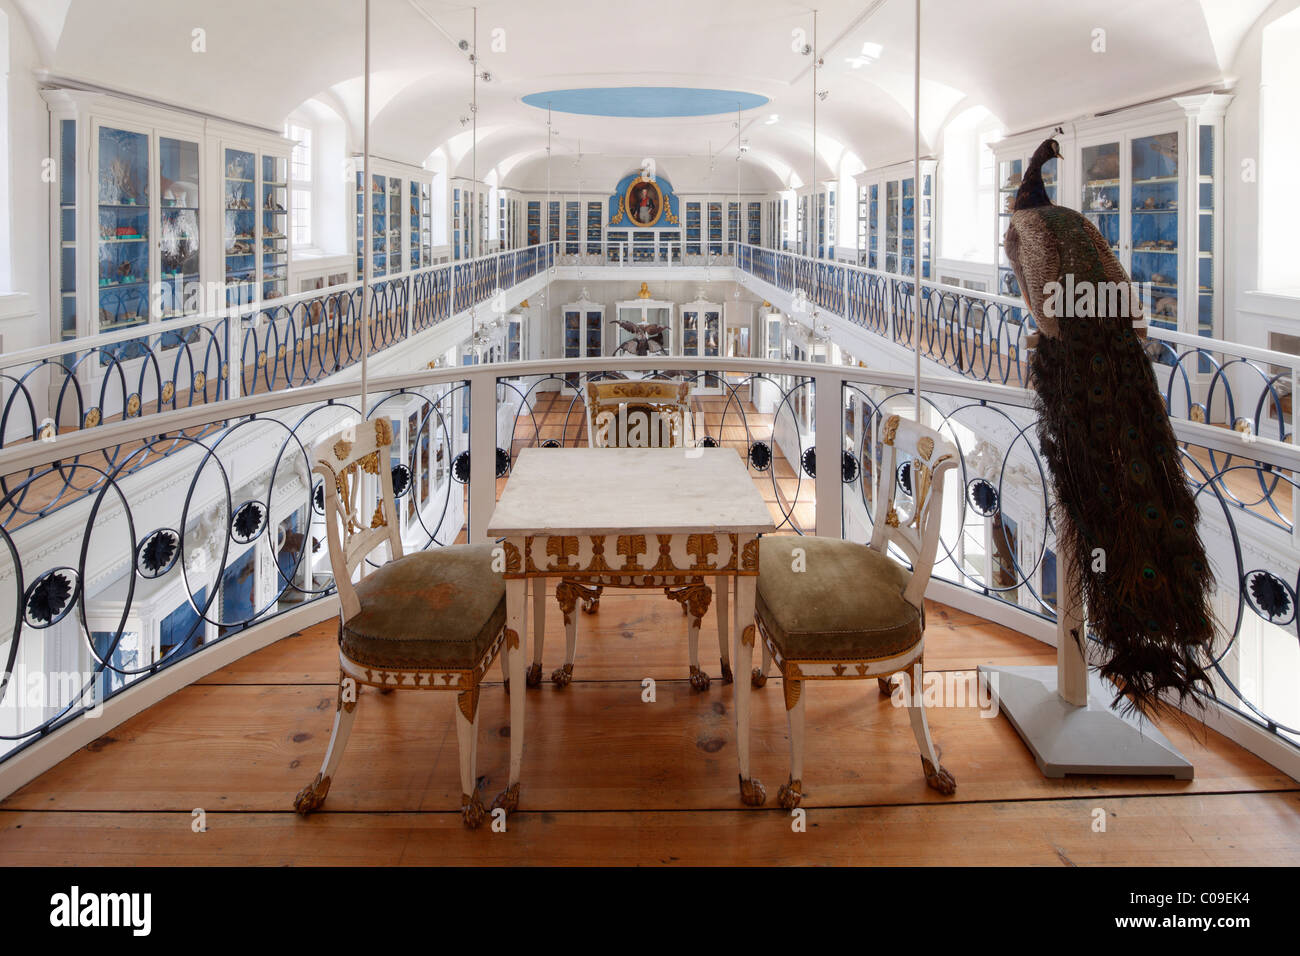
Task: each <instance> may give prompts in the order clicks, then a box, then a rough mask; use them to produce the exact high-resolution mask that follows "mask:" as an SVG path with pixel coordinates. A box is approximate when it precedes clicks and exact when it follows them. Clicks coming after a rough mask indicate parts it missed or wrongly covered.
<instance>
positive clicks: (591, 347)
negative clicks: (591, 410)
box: [560, 294, 605, 390]
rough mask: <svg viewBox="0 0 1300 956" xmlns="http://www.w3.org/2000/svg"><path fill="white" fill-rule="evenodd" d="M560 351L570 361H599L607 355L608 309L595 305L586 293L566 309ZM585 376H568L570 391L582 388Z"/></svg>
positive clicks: (562, 314)
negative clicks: (605, 353) (598, 359)
mask: <svg viewBox="0 0 1300 956" xmlns="http://www.w3.org/2000/svg"><path fill="white" fill-rule="evenodd" d="M560 316H561V321H560V335H561V342H560V349H561V354H562V355H563V356H564V357H565V358H566V359H573V358H598V357H599V356H601V355H603V354H604V341H605V339H604V336H605V307H604V306H603V305H598V304H597V303H595V302H592V301H591V300H590V299H588V298H587V297H586V295H585V294H584V295H583V296H582V298H580V299H579V300H578V301H577V302H571V303H569V304H568V305H566V306H564V307H563V309H562V310H561V312H560ZM580 383H581V376H579V375H577V374H569V375H565V376H564V385H565V387H566V388H568V389H575V390H576V389H577V388H579V387H580Z"/></svg>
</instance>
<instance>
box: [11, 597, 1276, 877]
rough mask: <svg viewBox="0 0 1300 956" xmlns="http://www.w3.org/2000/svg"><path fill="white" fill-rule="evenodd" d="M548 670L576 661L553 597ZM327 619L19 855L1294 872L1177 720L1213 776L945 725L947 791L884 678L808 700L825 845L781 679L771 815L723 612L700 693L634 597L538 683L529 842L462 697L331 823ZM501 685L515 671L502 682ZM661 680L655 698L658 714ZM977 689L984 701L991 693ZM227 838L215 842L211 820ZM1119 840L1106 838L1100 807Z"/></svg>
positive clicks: (138, 749)
mask: <svg viewBox="0 0 1300 956" xmlns="http://www.w3.org/2000/svg"><path fill="white" fill-rule="evenodd" d="M547 619H548V620H547V632H548V637H549V640H548V642H547V648H548V650H547V651H546V653H545V660H544V664H545V670H546V672H547V673H549V671H550V670H551V668H553V667H554V666H556V665H557V664H558V663H559V662H560V660H561V658H562V653H563V651H562V648H563V632H562V629H561V625H560V617H559V612H558V609H557V608H556V607H555V604H554V601H553V600H550V599H548V605H547ZM929 621H930V622H931V623H930V629H929V633H928V635H927V636H928V645H927V662H928V663H929V665H930V667H931V668H932V669H933V670H934V671H935V672H941V673H942V675H943V676H944V677H945V678H947V679H949V680H950V681H951V683H952V684H953V686H956V685H958V684H961V683H962V682H963V681H965V682H966V683H965V685H964V686H965V687H966V689H967V690H969V689H970V684H969V680H970V678H969V676H965V677H963V676H962V675H963V674H967V675H969V672H971V671H973V669H974V668H975V666H976V665H978V664H980V663H983V662H985V661H996V662H999V663H1009V664H1047V663H1051V662H1052V661H1053V660H1054V658H1055V652H1054V651H1053V650H1052V649H1051V648H1048V647H1045V646H1043V645H1041V644H1038V643H1036V642H1034V641H1032V640H1030V639H1028V638H1025V637H1023V636H1020V635H1018V634H1015V633H1014V632H1011V631H1009V630H1007V629H1005V628H1001V627H998V626H996V625H992V624H989V623H987V622H985V621H982V620H979V619H977V618H974V617H972V616H970V615H967V614H964V613H962V612H959V611H955V610H953V609H951V608H946V607H943V606H940V605H932V606H931V608H930V611H929ZM335 627H336V624H335V623H334V622H333V621H329V622H326V623H324V624H321V625H318V626H316V627H313V628H310V629H308V630H305V631H303V632H301V633H299V634H296V635H293V636H291V637H288V638H285V639H284V640H282V641H280V642H278V643H277V644H274V645H272V646H271V647H268V648H266V649H264V650H262V651H260V652H258V653H256V654H253V655H250V656H249V657H247V658H245V659H243V660H241V661H238V662H236V663H234V664H231V665H230V666H228V667H226V668H223V669H222V670H220V671H218V672H215V673H213V674H211V675H209V676H208V677H207V678H205V679H204V680H202V681H200V682H199V683H196V684H194V685H192V686H190V687H187V688H185V689H184V690H181V691H179V692H177V693H175V694H173V695H172V696H171V697H169V698H167V699H166V700H164V701H162V702H160V703H159V704H157V705H155V706H154V707H152V708H150V709H149V710H147V711H145V712H143V713H141V714H139V715H138V716H136V717H135V718H133V719H131V720H130V721H128V722H126V723H125V724H123V725H121V726H119V727H117V728H115V729H113V730H111V731H109V732H107V733H106V734H105V735H104V736H103V737H102V738H101V739H100V740H98V741H96V742H95V743H93V744H91V745H90V746H88V747H86V748H84V749H83V750H81V751H78V752H77V753H76V754H74V755H72V756H71V757H69V758H68V759H66V760H64V761H63V762H62V763H61V764H59V765H58V766H56V767H54V768H53V769H51V770H50V771H48V772H47V773H45V774H44V775H42V776H41V777H39V778H38V779H36V780H34V781H33V782H32V783H30V784H28V785H27V786H26V787H24V788H22V789H21V790H19V791H18V792H16V793H15V794H13V795H12V796H11V797H9V798H8V799H7V800H5V801H4V802H3V803H0V863H5V864H56V863H57V864H81V865H94V864H115V865H123V864H128V865H130V864H135V865H149V864H177V863H185V864H218V865H220V864H241V863H253V864H275V865H281V864H289V863H293V864H437V863H454V864H470V865H472V864H483V863H500V864H587V863H603V864H651V865H655V864H673V863H699V864H715V863H717V864H768V863H770V864H782V863H839V864H871V863H880V864H1008V863H1012V864H1014V863H1023V864H1036V865H1048V866H1063V865H1074V864H1078V865H1085V864H1112V865H1123V864H1139V865H1151V864H1187V865H1227V864H1269V865H1272V864H1277V865H1281V864H1289V865H1295V864H1297V863H1300V785H1297V783H1296V782H1295V781H1293V780H1291V779H1290V778H1288V777H1286V776H1284V775H1283V774H1281V773H1279V772H1278V771H1276V770H1274V769H1273V768H1272V767H1270V766H1269V765H1267V764H1265V763H1263V762H1262V761H1260V760H1258V759H1257V758H1255V757H1253V756H1252V755H1250V754H1248V753H1247V752H1245V751H1244V750H1242V749H1241V748H1239V747H1237V746H1236V745H1234V744H1232V743H1231V742H1230V741H1228V740H1226V739H1225V738H1223V737H1221V736H1219V735H1218V734H1215V733H1213V732H1210V731H1207V730H1205V729H1203V728H1201V727H1200V726H1199V725H1195V726H1194V728H1193V729H1191V730H1189V729H1187V728H1184V727H1181V726H1179V725H1178V724H1177V723H1174V722H1171V721H1165V722H1163V723H1162V727H1163V729H1164V730H1165V731H1166V733H1167V734H1168V735H1169V736H1170V738H1171V739H1172V740H1173V741H1174V743H1175V744H1176V745H1177V746H1179V747H1180V748H1181V749H1182V750H1183V752H1184V753H1186V754H1187V755H1188V757H1189V758H1190V759H1191V760H1192V761H1193V763H1194V764H1195V765H1196V774H1197V775H1196V779H1195V780H1194V781H1188V782H1179V781H1173V780H1155V779H1135V778H1122V777H1101V776H1097V777H1071V778H1067V779H1065V780H1047V779H1045V778H1043V777H1042V775H1041V774H1040V773H1039V772H1038V769H1037V767H1036V766H1035V764H1034V762H1033V760H1032V758H1031V757H1030V756H1029V753H1028V751H1027V750H1026V749H1025V747H1024V745H1023V744H1022V743H1021V741H1020V740H1019V738H1018V737H1017V736H1016V734H1015V732H1014V731H1013V730H1012V729H1011V727H1010V725H1009V724H1008V723H1007V721H1006V719H1005V718H1004V717H1000V716H999V717H991V718H990V717H986V716H982V715H981V712H980V710H979V709H978V708H976V707H974V706H962V707H959V706H950V707H942V708H935V709H933V710H932V711H931V725H932V727H933V729H934V732H935V735H936V738H937V739H938V741H939V742H940V744H941V745H942V746H943V748H944V763H945V765H946V766H947V767H948V768H949V769H950V770H951V771H952V772H953V773H954V775H955V776H956V778H957V781H958V787H959V788H958V791H957V794H956V795H955V797H949V798H945V797H942V796H940V795H938V794H937V793H935V792H934V791H932V790H929V789H928V788H927V787H926V786H925V784H924V781H923V779H922V776H921V768H920V761H919V759H918V757H917V754H916V749H915V743H914V741H913V738H912V735H911V731H910V729H909V726H908V721H907V718H906V715H905V714H904V713H903V712H902V711H900V710H898V709H897V708H895V707H894V706H893V705H892V704H891V702H890V701H888V700H885V699H882V698H881V697H880V696H879V695H878V693H877V692H876V688H875V683H874V682H846V683H842V684H829V683H826V684H818V685H815V686H813V687H811V688H810V692H809V698H808V702H807V720H808V739H809V743H808V751H807V762H806V771H805V775H804V776H805V787H806V790H807V797H806V799H805V802H804V805H805V807H806V808H807V832H805V833H795V832H793V831H792V829H791V826H790V823H791V818H790V816H789V815H788V814H787V813H785V812H783V811H781V810H779V809H778V808H776V807H775V806H774V805H773V801H772V796H774V795H775V790H776V787H777V786H778V785H779V784H780V783H781V782H782V781H783V780H784V779H785V776H786V773H787V768H788V763H787V761H788V751H787V746H788V744H787V737H786V725H785V712H784V706H783V704H782V695H781V688H780V681H779V679H775V678H774V679H772V680H770V681H769V683H768V685H767V687H766V688H764V689H763V690H760V691H757V692H755V694H754V696H753V702H754V706H753V713H754V734H753V753H754V757H753V759H754V765H755V772H756V773H757V774H758V776H759V777H760V778H761V779H763V780H764V782H765V783H766V784H767V785H768V790H769V795H770V796H769V803H768V805H767V806H766V807H764V808H762V809H758V810H750V809H746V808H743V807H741V806H740V804H739V801H738V798H737V794H736V767H735V747H734V744H735V731H734V726H733V719H734V718H733V714H732V710H731V706H732V698H733V689H732V688H731V687H730V686H724V685H722V684H721V683H720V681H718V680H716V677H717V675H718V663H717V642H716V623H715V620H714V617H713V614H712V612H710V614H709V616H708V618H707V619H706V620H705V627H704V631H703V634H702V643H701V649H702V660H703V662H704V664H705V666H706V670H708V671H709V672H710V673H711V674H712V675H713V676H714V677H715V681H714V683H713V685H712V687H710V689H709V690H708V691H706V692H704V693H695V692H693V691H692V690H691V689H690V686H689V684H688V682H687V681H686V679H685V678H686V647H685V635H684V625H683V619H682V615H681V612H680V610H679V609H678V608H677V606H676V605H674V604H671V603H670V602H668V601H667V600H666V599H664V598H663V597H662V596H660V595H658V594H657V593H640V594H637V593H610V592H607V593H606V596H605V598H604V599H603V600H602V603H601V608H600V611H599V612H598V613H597V614H596V615H594V616H584V617H583V618H582V620H581V627H582V630H581V633H580V637H579V657H578V663H577V668H576V674H575V682H574V683H573V685H571V686H570V687H569V688H567V689H565V690H563V691H560V690H556V689H555V688H554V687H552V686H550V685H549V684H547V685H546V686H543V687H541V688H539V689H536V690H532V691H529V692H528V694H529V697H528V705H529V710H528V743H527V748H526V751H525V758H524V779H523V788H522V799H521V806H520V809H519V811H518V812H517V813H515V814H514V815H512V816H511V818H510V821H509V828H508V832H507V833H504V834H501V833H492V832H490V831H489V830H487V829H482V830H479V831H476V832H468V831H465V830H464V829H463V827H462V826H461V823H460V818H459V814H458V812H457V806H458V803H459V784H458V777H457V751H456V734H455V728H454V722H453V711H452V708H453V706H454V695H451V694H414V693H395V694H391V695H388V696H382V695H379V694H377V693H374V692H371V691H368V690H367V691H365V692H364V693H363V695H362V699H361V702H360V705H359V706H360V710H359V712H358V717H357V724H356V728H355V729H354V731H353V735H352V740H351V743H350V745H349V747H348V751H347V754H346V756H345V758H344V761H343V765H342V768H341V770H340V772H339V774H338V775H337V777H336V779H335V782H334V786H333V788H332V790H331V792H330V796H329V802H328V803H327V804H326V809H325V810H324V811H322V812H320V813H318V814H316V815H314V816H312V817H310V818H307V819H302V818H300V817H298V816H297V815H296V814H294V813H293V812H292V810H291V809H290V805H291V801H292V798H293V795H294V794H295V793H296V792H297V790H298V789H299V788H300V787H301V786H302V785H304V784H305V783H307V782H308V781H309V780H310V779H311V778H312V776H313V775H314V773H315V772H316V769H317V767H318V765H319V761H320V758H321V756H322V753H323V751H324V748H325V744H326V741H327V740H328V737H329V729H330V722H331V720H332V716H333V708H334V696H335V689H334V682H335V679H336V675H337V669H336V665H335V657H334V654H335V641H334V636H335V635H334V631H335ZM498 675H499V671H497V670H496V669H494V670H493V672H492V675H491V676H493V677H498ZM644 677H652V678H654V680H655V681H656V690H657V700H656V702H654V703H644V702H642V700H641V692H642V684H641V681H642V679H643V678H644ZM973 696H974V695H973V694H971V698H972V699H973ZM481 706H482V711H481V719H480V738H479V740H480V743H479V764H478V772H479V775H480V784H481V787H482V788H483V790H484V791H485V792H486V793H487V794H488V795H489V796H490V795H491V794H493V793H495V792H496V791H497V790H498V789H500V787H501V786H503V784H504V781H505V777H506V770H507V765H508V759H509V727H508V725H507V719H506V718H507V702H506V696H505V693H504V689H503V688H502V687H501V686H500V684H499V683H495V684H493V685H492V686H489V687H487V688H485V691H484V694H483V697H482V701H481ZM196 808H202V809H203V810H204V811H205V812H206V814H207V822H208V832H206V833H202V834H195V833H194V832H192V830H191V822H192V819H193V818H192V812H193V811H194V810H195V809H196ZM1097 808H1101V809H1102V810H1103V812H1104V813H1105V815H1106V821H1107V827H1106V832H1104V833H1097V832H1094V831H1093V819H1094V811H1095V810H1096V809H1097Z"/></svg>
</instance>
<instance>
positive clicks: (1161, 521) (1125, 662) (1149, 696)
mask: <svg viewBox="0 0 1300 956" xmlns="http://www.w3.org/2000/svg"><path fill="white" fill-rule="evenodd" d="M1060 155H1061V152H1060V147H1059V146H1058V144H1057V142H1056V140H1055V139H1047V140H1045V141H1044V142H1043V144H1042V145H1041V146H1039V147H1038V149H1037V150H1036V151H1035V152H1034V155H1033V158H1032V159H1031V160H1030V162H1029V168H1028V170H1027V171H1026V173H1025V176H1024V179H1023V180H1022V181H1021V184H1020V188H1019V190H1018V191H1017V193H1016V199H1015V204H1014V206H1013V207H1012V209H1013V212H1012V215H1011V223H1010V225H1009V227H1008V228H1007V233H1006V237H1005V248H1006V252H1007V258H1008V259H1009V260H1010V262H1011V265H1012V267H1013V269H1014V270H1015V274H1016V279H1017V280H1018V281H1019V283H1020V290H1021V294H1022V295H1023V296H1024V298H1025V301H1026V302H1027V303H1028V305H1029V308H1030V309H1031V310H1032V312H1033V313H1034V317H1035V319H1036V320H1037V323H1038V328H1039V335H1038V336H1037V338H1038V343H1037V348H1036V350H1035V351H1034V352H1032V353H1031V357H1030V359H1029V366H1030V373H1031V375H1032V377H1033V381H1034V388H1035V390H1036V397H1035V406H1036V409H1037V411H1038V415H1039V420H1038V438H1039V444H1040V446H1041V448H1042V452H1043V457H1044V458H1045V459H1046V460H1047V464H1048V468H1049V470H1050V472H1051V475H1052V482H1053V484H1054V486H1055V491H1056V501H1057V510H1056V522H1055V523H1056V528H1057V547H1058V548H1059V549H1060V550H1061V552H1062V553H1067V554H1069V555H1071V556H1072V557H1073V559H1074V564H1075V567H1076V568H1077V569H1078V580H1077V589H1076V591H1075V593H1074V594H1063V598H1064V599H1066V600H1069V599H1073V600H1078V601H1081V602H1082V605H1081V606H1082V607H1083V608H1084V609H1085V620H1086V621H1087V623H1088V626H1089V627H1090V628H1091V629H1092V631H1093V633H1094V634H1095V636H1096V638H1097V640H1098V641H1099V642H1100V644H1101V647H1102V654H1101V657H1102V661H1101V665H1100V672H1101V675H1102V676H1103V677H1106V678H1109V679H1111V680H1112V681H1114V682H1115V684H1116V685H1117V687H1118V688H1120V693H1119V695H1118V696H1117V697H1116V699H1115V703H1116V704H1121V702H1122V699H1123V698H1124V696H1125V695H1127V703H1126V704H1124V705H1123V706H1124V709H1129V708H1131V707H1136V708H1137V709H1138V710H1139V711H1141V712H1143V713H1146V714H1150V713H1151V712H1152V711H1153V710H1154V708H1155V705H1156V703H1157V702H1158V700H1159V698H1160V696H1161V694H1162V693H1165V692H1169V693H1171V694H1173V695H1175V696H1176V697H1177V698H1178V700H1179V701H1180V702H1181V701H1183V700H1184V699H1186V698H1187V697H1188V696H1189V695H1191V694H1192V693H1193V691H1196V690H1201V691H1204V692H1206V693H1209V694H1211V695H1213V693H1214V690H1213V687H1212V686H1211V683H1210V677H1209V674H1208V673H1207V670H1206V668H1207V667H1209V666H1210V660H1211V652H1212V645H1213V640H1214V634H1215V625H1214V617H1213V612H1212V610H1211V607H1210V588H1211V583H1212V582H1211V575H1210V567H1209V563H1208V561H1207V560H1206V557H1205V546H1204V544H1203V543H1202V542H1201V539H1200V536H1199V534H1198V533H1197V530H1196V520H1197V509H1196V503H1195V501H1194V499H1193V498H1192V494H1191V490H1190V488H1189V487H1188V484H1187V479H1186V478H1185V476H1184V474H1183V469H1182V467H1181V465H1180V463H1179V449H1178V444H1177V442H1176V441H1175V439H1174V432H1173V428H1172V427H1171V426H1170V424H1169V415H1168V413H1167V412H1166V410H1165V404H1164V401H1163V399H1162V398H1161V395H1160V390H1159V387H1158V386H1157V384H1156V378H1155V374H1154V373H1153V372H1152V370H1151V364H1150V360H1149V359H1148V357H1147V355H1146V353H1145V351H1144V349H1143V345H1144V339H1145V335H1146V333H1145V330H1142V331H1141V332H1139V331H1138V330H1136V329H1135V328H1134V322H1135V320H1136V319H1139V318H1141V306H1140V305H1138V304H1137V303H1136V298H1135V297H1134V296H1133V295H1132V293H1131V291H1130V290H1131V289H1132V287H1131V285H1130V284H1129V277H1128V275H1127V274H1126V273H1125V271H1124V267H1123V266H1122V265H1120V263H1119V260H1117V259H1116V258H1115V255H1114V253H1113V252H1112V251H1111V247H1110V244H1109V243H1108V242H1107V241H1106V239H1105V238H1103V236H1102V234H1101V233H1100V232H1099V231H1098V230H1097V227H1096V226H1094V225H1093V224H1092V223H1091V222H1090V221H1089V220H1088V219H1087V218H1086V217H1085V216H1083V215H1082V214H1080V213H1078V212H1075V211H1074V210H1073V209H1067V208H1065V207H1063V206H1057V205H1054V204H1053V203H1052V201H1051V199H1050V198H1048V195H1047V190H1046V188H1045V187H1044V185H1043V176H1042V167H1043V164H1044V163H1045V162H1048V161H1049V160H1051V159H1054V158H1057V157H1059V156H1060ZM1053 283H1057V284H1059V285H1056V286H1054V285H1053ZM1102 283H1120V284H1121V285H1119V286H1118V287H1116V286H1114V285H1111V286H1104V285H1102ZM1089 288H1090V289H1091V291H1092V293H1093V294H1092V297H1091V299H1092V301H1091V302H1089V301H1088V299H1087V298H1086V293H1084V292H1083V290H1085V289H1089ZM1116 288H1118V289H1120V290H1122V294H1107V293H1108V292H1109V291H1113V290H1115V289H1116ZM1062 290H1064V291H1065V292H1071V291H1072V292H1073V297H1068V296H1065V295H1062V294H1061V292H1062ZM1054 293H1055V294H1054ZM1081 293H1082V294H1081ZM1067 298H1068V299H1069V301H1067ZM1098 549H1100V550H1098ZM1062 584H1064V585H1066V586H1067V587H1068V582H1062ZM1074 636H1075V639H1076V640H1079V641H1082V635H1080V634H1079V633H1078V632H1077V631H1076V632H1075V634H1074ZM1081 646H1082V644H1081Z"/></svg>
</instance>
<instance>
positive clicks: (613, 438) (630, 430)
mask: <svg viewBox="0 0 1300 956" xmlns="http://www.w3.org/2000/svg"><path fill="white" fill-rule="evenodd" d="M690 396H691V386H690V383H689V382H673V381H665V380H663V379H642V380H638V381H629V380H625V379H616V380H614V381H607V382H588V383H587V427H588V435H589V437H588V443H589V444H590V445H591V447H593V448H681V447H684V446H685V445H686V443H687V439H688V435H689V430H690V424H691V409H690Z"/></svg>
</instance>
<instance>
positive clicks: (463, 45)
mask: <svg viewBox="0 0 1300 956" xmlns="http://www.w3.org/2000/svg"><path fill="white" fill-rule="evenodd" d="M456 46H458V47H460V48H461V49H462V50H468V49H469V41H468V40H461V41H460V42H459V43H457V44H456Z"/></svg>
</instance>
